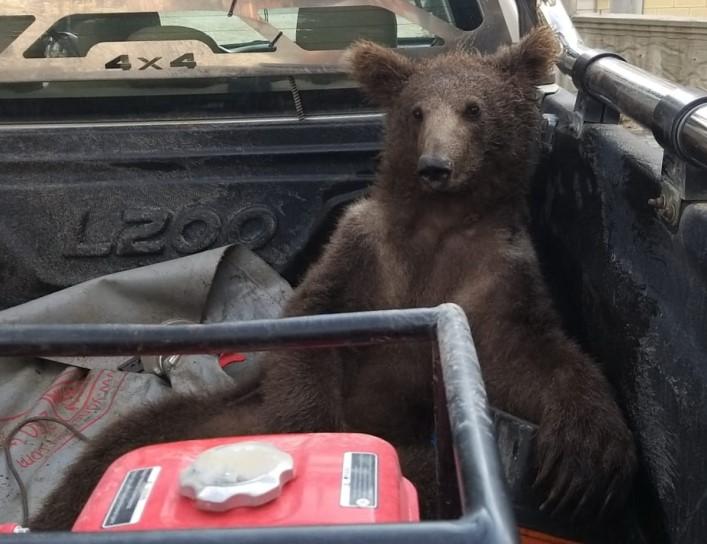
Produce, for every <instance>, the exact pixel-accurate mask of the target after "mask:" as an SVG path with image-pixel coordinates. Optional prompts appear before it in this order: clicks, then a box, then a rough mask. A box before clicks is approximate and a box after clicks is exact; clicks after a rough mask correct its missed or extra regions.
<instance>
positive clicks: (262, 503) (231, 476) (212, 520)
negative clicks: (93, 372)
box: [73, 433, 419, 532]
mask: <svg viewBox="0 0 707 544" xmlns="http://www.w3.org/2000/svg"><path fill="white" fill-rule="evenodd" d="M418 520H419V511H418V501H417V493H416V491H415V488H414V487H413V485H412V484H411V483H410V482H409V481H408V480H406V479H405V478H404V477H403V476H402V474H401V470H400V464H399V462H398V456H397V453H396V452H395V449H394V448H393V447H392V446H391V445H390V444H388V443H387V442H385V441H383V440H381V439H379V438H375V437H373V436H369V435H363V434H339V433H337V434H294V435H270V436H245V437H234V438H215V439H209V440H190V441H185V442H172V443H167V444H156V445H152V446H146V447H143V448H139V449H136V450H134V451H131V452H130V453H127V454H125V455H123V456H122V457H120V458H119V459H117V460H116V461H115V462H114V463H113V464H112V465H111V466H110V467H109V468H108V470H107V471H106V473H105V474H104V475H103V478H102V479H101V480H100V482H99V483H98V485H97V486H96V489H95V490H94V491H93V493H92V495H91V497H90V498H89V500H88V502H87V503H86V506H85V507H84V509H83V511H82V512H81V514H80V516H79V517H78V519H77V520H76V523H75V524H74V527H73V530H74V531H76V532H88V531H90V532H94V531H149V530H160V529H161V530H166V529H169V530H179V529H197V528H227V527H260V526H270V527H272V526H284V525H290V526H292V525H324V524H358V523H391V522H412V521H418Z"/></svg>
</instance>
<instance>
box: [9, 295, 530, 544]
mask: <svg viewBox="0 0 707 544" xmlns="http://www.w3.org/2000/svg"><path fill="white" fill-rule="evenodd" d="M434 340H436V353H437V356H438V361H439V364H438V365H436V366H437V368H436V372H441V376H439V375H438V376H437V379H438V383H439V378H440V377H441V384H440V385H442V386H443V394H444V397H445V398H446V406H447V414H448V420H449V431H450V434H451V443H452V444H451V445H452V447H453V452H454V460H455V464H456V474H457V483H458V487H459V494H460V501H461V510H462V517H461V518H459V519H457V520H453V521H430V522H421V523H408V524H383V525H347V526H317V527H282V528H262V529H260V528H259V529H232V530H199V531H165V532H155V531H151V532H132V533H131V532H103V533H90V534H89V533H68V532H63V533H27V534H22V535H8V536H7V537H5V541H6V542H7V543H8V544H11V543H13V542H17V543H24V544H34V543H36V544H49V543H51V544H64V543H66V544H69V543H71V544H81V543H84V542H95V543H98V544H101V543H105V544H118V543H121V544H122V543H125V544H128V543H130V544H133V543H134V544H152V543H157V542H159V543H165V544H166V543H170V544H172V543H173V544H207V543H208V544H216V543H225V542H238V543H239V544H249V543H253V544H268V543H273V544H275V543H283V544H284V543H286V544H295V543H305V542H306V543H332V544H336V543H356V544H359V543H361V542H365V543H367V544H374V543H387V544H391V543H398V542H400V543H405V544H427V543H429V542H444V543H445V544H463V543H464V544H466V543H470V542H473V543H477V544H482V543H483V544H506V543H508V544H512V543H517V542H518V530H517V528H516V525H515V521H514V517H513V512H512V509H511V503H510V499H509V497H508V494H507V492H506V488H505V480H504V477H503V473H502V467H501V462H500V459H499V454H498V449H497V445H496V441H495V435H494V429H493V422H492V419H491V417H490V413H489V407H488V402H487V398H486V390H485V388H484V384H483V379H482V376H481V368H480V366H479V360H478V356H477V353H476V348H475V346H474V341H473V338H472V336H471V330H470V328H469V323H468V321H467V318H466V315H465V313H464V311H463V310H462V309H461V308H460V307H459V306H457V305H455V304H443V305H441V306H438V307H436V308H427V309H412V310H384V311H375V312H360V313H342V314H335V315H320V316H307V317H293V318H286V319H277V320H262V321H251V322H240V323H219V324H207V325H170V326H165V325H7V326H3V327H1V328H0V355H1V356H11V355H31V356H41V355H54V356H58V355H64V356H69V355H119V354H121V355H122V354H140V355H145V354H165V353H175V354H176V353H199V354H202V353H222V352H225V351H244V352H252V351H265V350H273V349H316V348H324V347H335V346H352V345H373V344H383V343H390V342H400V341H434ZM438 404H439V403H438Z"/></svg>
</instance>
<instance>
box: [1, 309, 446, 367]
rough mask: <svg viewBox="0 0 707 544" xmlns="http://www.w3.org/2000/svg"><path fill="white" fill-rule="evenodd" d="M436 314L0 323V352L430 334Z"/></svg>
mask: <svg viewBox="0 0 707 544" xmlns="http://www.w3.org/2000/svg"><path fill="white" fill-rule="evenodd" d="M436 319H437V312H436V311H435V310H433V309H419V310H418V309H414V310H387V311H378V312H360V313H341V314H335V315H317V316H306V317H290V318H285V319H274V320H256V321H244V322H239V323H213V324H208V325H169V326H164V325H3V326H2V327H0V357H2V356H17V355H32V356H42V355H54V356H60V355H61V356H81V355H86V356H90V355H133V354H135V355H145V354H152V355H167V354H178V353H196V354H203V353H223V352H225V351H266V350H272V349H292V348H325V347H331V346H337V345H344V344H345V345H367V344H382V343H386V342H391V341H394V340H395V341H411V340H420V339H423V340H424V339H428V340H429V339H430V338H431V337H432V334H433V332H434V325H435V323H436Z"/></svg>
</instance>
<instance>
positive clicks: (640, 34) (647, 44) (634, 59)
mask: <svg viewBox="0 0 707 544" xmlns="http://www.w3.org/2000/svg"><path fill="white" fill-rule="evenodd" d="M644 1H645V2H646V3H648V2H654V3H655V2H691V1H694V2H698V1H701V2H705V1H707V0H644ZM573 20H574V24H575V26H576V27H577V30H578V31H579V33H580V35H581V36H582V38H583V39H584V41H585V43H586V44H587V45H589V46H591V47H597V48H601V49H608V50H610V51H616V52H617V53H619V54H620V55H622V56H623V57H624V58H626V60H628V61H629V62H631V63H632V64H635V65H636V66H639V67H641V68H643V69H645V70H648V71H649V72H652V73H654V74H657V75H660V76H663V77H665V78H667V79H670V80H673V81H677V82H678V83H682V84H684V85H691V86H694V87H700V88H702V89H706V90H707V19H704V20H696V19H687V18H670V17H660V18H653V17H648V16H641V15H584V14H579V15H575V16H574V17H573ZM563 84H564V82H563Z"/></svg>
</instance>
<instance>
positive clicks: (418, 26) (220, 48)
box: [0, 0, 483, 122]
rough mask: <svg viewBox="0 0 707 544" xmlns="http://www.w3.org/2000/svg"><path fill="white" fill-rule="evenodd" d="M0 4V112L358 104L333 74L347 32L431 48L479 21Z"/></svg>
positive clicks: (365, 9)
mask: <svg viewBox="0 0 707 544" xmlns="http://www.w3.org/2000/svg"><path fill="white" fill-rule="evenodd" d="M0 4H1V5H0V114H2V117H3V118H4V120H5V121H6V122H16V121H18V120H41V119H48V120H52V119H65V120H66V119H69V120H70V119H77V120H78V119H85V118H101V117H103V118H116V117H127V118H130V117H134V116H140V117H144V116H145V115H149V116H157V117H168V118H174V117H180V118H181V117H203V116H211V115H219V114H229V115H239V116H246V117H247V116H263V115H268V116H278V115H280V116H290V115H301V114H302V109H303V108H304V110H305V113H306V114H327V113H337V112H338V113H346V112H351V111H366V110H367V109H370V107H368V106H366V105H365V104H364V103H361V101H360V97H359V96H358V93H357V92H356V88H355V84H354V83H353V82H351V81H350V80H349V79H348V78H347V76H346V74H345V73H344V68H343V60H342V53H343V51H344V50H345V49H346V48H347V47H348V46H349V45H350V44H351V43H352V42H354V41H356V40H359V39H367V40H372V41H375V42H377V43H379V44H381V45H383V46H386V47H390V48H396V49H400V50H404V51H406V52H407V54H413V55H425V54H434V52H435V51H436V50H437V49H439V48H443V47H445V46H450V45H452V44H453V43H454V42H456V41H457V40H460V39H463V38H464V36H465V35H466V33H468V32H469V31H473V30H474V29H475V28H477V27H479V25H481V24H482V22H483V21H482V16H481V10H480V9H479V7H478V5H477V4H476V3H474V2H473V1H457V2H455V1H450V0H413V1H409V2H404V1H400V0H397V1H390V2H378V1H376V2H373V1H370V2H366V1H365V0H364V1H356V0H350V1H346V0H345V1H336V2H334V1H329V2H327V1H321V2H317V1H297V0H289V1H283V0H279V1H278V0H268V1H255V0H251V1H249V0H240V1H237V2H234V1H232V0H224V1H219V0H194V2H193V3H192V6H193V7H192V9H189V10H184V9H169V8H170V6H179V7H183V6H184V2H180V1H177V0H161V1H159V2H154V3H148V4H150V5H155V7H158V6H159V7H164V8H165V9H164V10H160V11H144V10H141V9H140V8H143V7H144V5H145V2H142V1H141V0H126V1H125V2H123V3H122V4H123V8H122V9H121V11H119V12H116V10H115V7H114V5H113V3H108V2H101V1H100V0H93V1H85V2H70V1H58V0H57V1H56V2H54V3H41V7H42V12H41V13H31V10H30V9H28V5H31V3H28V2H26V1H24V0H3V2H2V3H0ZM298 4H301V5H298ZM77 5H80V6H82V8H83V10H82V11H79V10H77V9H76V8H72V7H73V6H77ZM131 8H132V9H131ZM219 8H220V9H219ZM28 12H29V13H28ZM295 97H297V98H298V101H299V104H298V103H297V101H296V100H295Z"/></svg>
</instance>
